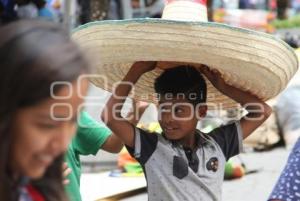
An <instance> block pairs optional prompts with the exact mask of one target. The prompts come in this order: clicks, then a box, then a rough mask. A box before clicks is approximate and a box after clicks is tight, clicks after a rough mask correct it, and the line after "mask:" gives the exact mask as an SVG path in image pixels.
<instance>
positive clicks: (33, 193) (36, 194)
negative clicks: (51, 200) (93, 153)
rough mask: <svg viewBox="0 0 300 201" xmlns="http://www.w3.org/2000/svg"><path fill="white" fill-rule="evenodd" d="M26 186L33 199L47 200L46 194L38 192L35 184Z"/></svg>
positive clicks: (37, 200)
mask: <svg viewBox="0 0 300 201" xmlns="http://www.w3.org/2000/svg"><path fill="white" fill-rule="evenodd" d="M26 188H27V190H28V193H29V195H30V197H31V198H32V200H33V201H45V198H44V196H43V195H42V194H41V193H40V192H38V191H37V190H36V189H35V188H34V187H33V186H31V185H29V186H27V187H26Z"/></svg>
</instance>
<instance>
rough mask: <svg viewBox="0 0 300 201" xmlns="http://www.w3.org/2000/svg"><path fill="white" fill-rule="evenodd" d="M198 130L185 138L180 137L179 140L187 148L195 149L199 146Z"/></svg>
mask: <svg viewBox="0 0 300 201" xmlns="http://www.w3.org/2000/svg"><path fill="white" fill-rule="evenodd" d="M196 132H197V131H196V130H195V131H194V133H192V134H190V135H187V136H185V137H184V138H182V139H180V140H179V141H178V142H179V143H180V144H181V145H182V146H183V147H186V148H190V149H194V148H195V147H196V146H197V140H196Z"/></svg>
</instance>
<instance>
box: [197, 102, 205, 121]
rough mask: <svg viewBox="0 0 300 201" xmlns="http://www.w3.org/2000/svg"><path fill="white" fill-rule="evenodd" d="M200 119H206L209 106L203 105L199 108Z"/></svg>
mask: <svg viewBox="0 0 300 201" xmlns="http://www.w3.org/2000/svg"><path fill="white" fill-rule="evenodd" d="M197 112H198V117H199V118H204V117H206V113H207V105H201V106H199V107H198V111H197Z"/></svg>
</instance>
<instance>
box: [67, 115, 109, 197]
mask: <svg viewBox="0 0 300 201" xmlns="http://www.w3.org/2000/svg"><path fill="white" fill-rule="evenodd" d="M110 134H111V131H110V130H109V129H108V128H107V127H106V126H105V125H104V124H101V123H98V122H97V121H96V120H94V119H93V118H92V117H91V116H90V115H89V114H88V113H87V112H82V113H81V115H80V119H79V122H78V129H77V133H76V136H75V137H74V138H73V140H72V142H71V144H70V145H69V148H68V151H67V154H66V162H67V163H68V167H69V168H71V169H72V172H71V174H70V175H69V176H68V179H69V181H70V183H69V184H68V185H66V191H67V193H68V195H69V198H70V201H81V195H80V176H81V165H80V158H79V156H80V155H89V154H93V155H96V154H97V152H98V150H99V149H100V148H101V146H102V145H103V144H104V143H105V141H106V140H107V138H108V137H109V136H110Z"/></svg>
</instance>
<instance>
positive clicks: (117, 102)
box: [101, 61, 156, 147]
mask: <svg viewBox="0 0 300 201" xmlns="http://www.w3.org/2000/svg"><path fill="white" fill-rule="evenodd" d="M155 66H156V62H150V61H148V62H143V61H141V62H136V63H134V64H133V65H132V66H131V68H130V70H129V71H128V73H127V75H126V76H125V77H124V79H123V80H122V82H121V83H120V84H118V85H117V87H116V89H115V91H114V92H113V94H112V96H111V97H110V99H109V100H108V102H107V104H106V107H105V108H104V110H103V112H102V115H101V118H102V120H103V121H104V122H105V123H106V124H107V126H108V127H109V128H110V129H111V130H112V132H113V133H114V134H116V135H117V136H118V137H119V138H120V139H121V140H122V141H123V142H124V143H125V144H126V145H128V146H129V147H134V127H133V126H132V124H131V123H130V122H129V121H127V120H126V119H125V118H123V117H122V116H121V109H122V107H123V105H124V102H125V100H126V97H127V96H128V94H129V93H130V91H131V89H132V86H133V85H134V84H135V83H136V82H137V81H138V79H139V78H140V77H141V76H142V75H143V74H144V73H146V72H148V71H151V70H153V69H154V68H155Z"/></svg>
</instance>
